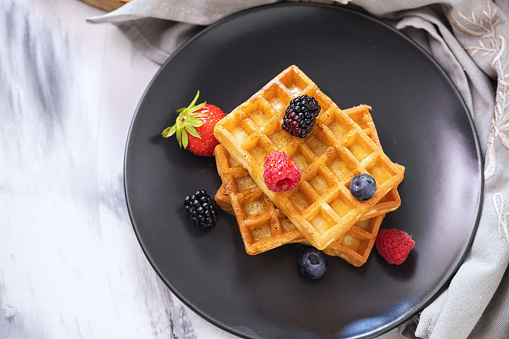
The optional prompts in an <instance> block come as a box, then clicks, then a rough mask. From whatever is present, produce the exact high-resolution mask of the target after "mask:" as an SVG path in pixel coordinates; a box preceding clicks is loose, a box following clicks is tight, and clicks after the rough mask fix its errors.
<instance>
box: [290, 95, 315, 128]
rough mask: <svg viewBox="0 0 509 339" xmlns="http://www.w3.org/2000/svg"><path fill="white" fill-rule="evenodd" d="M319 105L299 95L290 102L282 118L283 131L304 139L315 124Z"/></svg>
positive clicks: (309, 98)
mask: <svg viewBox="0 0 509 339" xmlns="http://www.w3.org/2000/svg"><path fill="white" fill-rule="evenodd" d="M319 112H320V105H318V101H316V99H315V98H313V97H309V96H307V95H301V96H300V97H297V98H295V99H292V101H290V105H289V106H288V107H287V109H286V113H285V116H284V118H283V126H282V127H283V130H285V131H286V132H288V133H290V134H291V135H295V136H297V137H299V138H305V137H306V135H308V133H309V132H311V127H313V125H314V124H315V120H316V117H317V116H318V113H319Z"/></svg>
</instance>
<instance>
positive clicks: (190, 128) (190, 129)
mask: <svg viewBox="0 0 509 339" xmlns="http://www.w3.org/2000/svg"><path fill="white" fill-rule="evenodd" d="M184 128H185V129H186V131H188V132H189V134H191V135H192V136H193V137H196V138H199V139H201V137H200V133H198V131H197V130H196V128H194V127H193V126H191V125H186V126H184Z"/></svg>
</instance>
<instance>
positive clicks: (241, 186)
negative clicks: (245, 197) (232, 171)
mask: <svg viewBox="0 0 509 339" xmlns="http://www.w3.org/2000/svg"><path fill="white" fill-rule="evenodd" d="M235 184H236V185H237V188H238V192H243V191H245V190H248V189H250V188H255V187H256V184H255V182H254V180H253V179H252V178H251V177H250V176H249V175H247V176H243V177H241V178H235Z"/></svg>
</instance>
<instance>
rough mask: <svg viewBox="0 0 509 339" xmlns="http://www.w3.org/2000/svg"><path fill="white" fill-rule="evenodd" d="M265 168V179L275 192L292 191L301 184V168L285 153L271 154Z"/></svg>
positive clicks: (266, 159) (264, 164) (267, 158)
mask: <svg viewBox="0 0 509 339" xmlns="http://www.w3.org/2000/svg"><path fill="white" fill-rule="evenodd" d="M263 167H264V171H263V179H265V184H266V185H267V187H268V189H270V190H271V191H273V192H281V191H291V190H293V189H294V188H296V187H297V185H298V184H299V181H300V168H299V166H297V164H296V163H295V162H294V161H293V159H292V158H290V157H289V156H288V155H287V154H285V153H283V152H279V151H274V152H271V153H269V155H268V156H267V157H266V158H265V162H264V163H263Z"/></svg>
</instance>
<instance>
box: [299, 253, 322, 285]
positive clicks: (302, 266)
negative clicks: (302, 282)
mask: <svg viewBox="0 0 509 339" xmlns="http://www.w3.org/2000/svg"><path fill="white" fill-rule="evenodd" d="M297 268H298V270H299V272H300V274H302V275H303V276H304V277H306V278H308V279H318V278H321V277H322V276H323V275H324V274H325V272H326V271H327V261H326V260H325V257H324V256H323V254H322V252H320V251H319V250H317V249H315V248H310V249H308V250H306V251H305V252H304V253H303V254H302V255H301V256H300V257H299V259H298V260H297Z"/></svg>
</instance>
